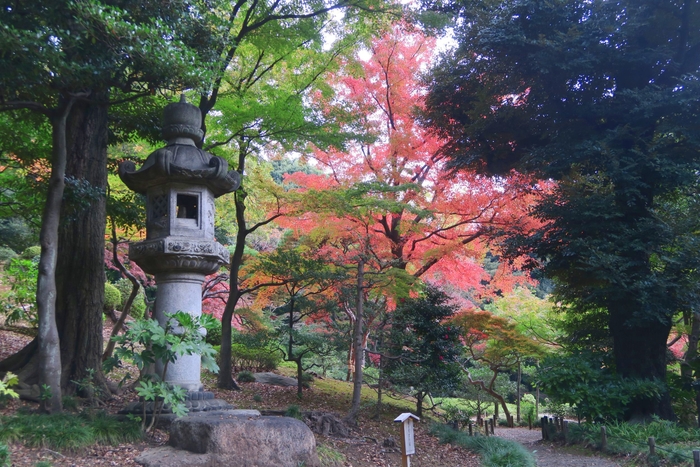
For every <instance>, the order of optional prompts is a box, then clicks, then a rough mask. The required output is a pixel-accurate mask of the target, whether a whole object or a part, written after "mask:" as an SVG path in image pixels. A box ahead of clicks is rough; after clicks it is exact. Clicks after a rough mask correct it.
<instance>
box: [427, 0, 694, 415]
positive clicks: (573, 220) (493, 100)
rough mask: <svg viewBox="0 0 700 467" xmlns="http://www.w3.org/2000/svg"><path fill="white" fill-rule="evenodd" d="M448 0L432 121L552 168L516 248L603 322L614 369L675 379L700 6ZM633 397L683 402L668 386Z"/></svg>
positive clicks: (490, 165) (686, 271)
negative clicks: (453, 25) (677, 211)
mask: <svg viewBox="0 0 700 467" xmlns="http://www.w3.org/2000/svg"><path fill="white" fill-rule="evenodd" d="M449 3H451V4H452V5H453V6H454V5H459V8H457V9H456V10H454V11H457V12H458V14H459V15H460V16H461V18H462V21H461V22H460V24H459V26H458V27H457V30H456V39H457V41H458V42H459V47H457V48H456V49H455V53H454V54H453V56H451V57H447V58H445V60H443V61H442V63H441V64H440V65H439V66H438V67H437V69H436V70H435V71H434V73H433V74H432V76H431V78H430V88H431V89H430V91H429V96H428V98H427V105H428V108H429V109H430V110H429V112H428V116H427V117H426V120H428V121H429V123H430V124H432V125H433V126H434V127H435V128H436V129H437V131H438V132H439V133H441V135H442V136H443V137H446V138H448V139H449V140H450V143H448V148H447V151H446V153H448V154H450V157H452V161H453V165H454V166H460V167H469V168H470V169H474V170H478V171H482V172H484V171H486V172H488V173H506V172H508V171H510V170H511V169H513V168H516V169H517V170H519V171H521V172H529V173H530V174H533V175H534V176H536V177H539V178H540V179H542V180H555V181H556V182H557V183H556V186H553V187H551V189H549V188H546V187H545V185H544V184H542V185H540V186H537V189H538V190H540V189H541V190H540V191H539V193H540V195H541V196H540V197H539V198H538V201H537V203H536V205H535V206H534V208H533V210H532V214H533V216H534V217H535V218H537V219H538V220H540V221H541V224H540V227H538V228H536V229H535V230H534V231H528V232H527V234H526V235H516V236H513V237H511V238H510V239H509V240H508V241H507V242H506V243H507V254H508V255H509V256H520V255H525V256H527V258H528V260H527V263H528V264H527V266H528V267H536V268H539V269H541V271H542V272H543V273H544V275H545V276H546V277H547V278H549V279H552V280H553V281H554V282H555V291H554V292H555V296H556V300H557V302H560V303H561V304H563V305H564V306H565V310H566V312H567V313H568V312H571V313H583V316H590V317H593V318H595V320H596V321H595V325H596V326H597V325H599V324H606V325H607V326H609V329H608V331H609V335H608V337H610V338H612V341H613V354H614V357H615V363H616V370H617V371H618V373H619V374H620V375H622V376H624V377H628V378H642V379H645V380H649V381H653V380H659V381H663V380H665V372H666V361H665V351H666V341H667V337H668V334H669V331H670V329H671V326H672V322H673V316H674V314H675V313H678V312H680V311H683V310H688V309H689V304H691V303H695V302H696V300H697V294H698V282H699V281H698V272H699V271H700V268H699V267H698V266H699V265H700V250H699V249H698V248H697V236H696V232H697V225H698V216H697V214H693V215H690V213H691V212H693V210H694V209H688V210H687V211H686V213H684V215H683V216H681V219H682V222H670V223H669V222H668V218H667V217H666V216H665V215H664V214H663V212H664V211H667V210H668V207H669V204H674V203H679V204H688V205H690V206H693V205H694V204H695V203H696V202H695V199H696V198H697V192H698V187H697V167H698V163H699V162H700V151H699V150H698V149H699V148H700V138H698V134H697V126H698V124H699V123H700V112H698V102H697V95H698V92H699V87H700V81H699V80H698V76H699V75H700V66H699V65H698V63H699V62H698V60H697V49H698V45H699V44H700V34H699V32H698V29H697V28H695V27H694V26H691V24H697V21H698V19H699V18H700V16H699V15H700V11H698V9H697V8H692V9H691V8H683V7H682V6H681V5H679V4H678V5H677V4H674V5H673V6H672V7H671V8H670V9H668V8H667V6H668V5H665V4H660V3H658V2H656V1H655V0H621V1H615V2H588V3H586V2H569V1H564V0H561V1H559V0H557V1H541V0H522V1H520V0H519V1H511V0H507V1H504V2H466V1H457V2H449ZM660 63H668V64H670V63H674V65H672V66H659V64H660ZM562 64H565V66H562ZM669 202H670V203H669ZM681 212H682V210H681ZM669 217H671V218H672V217H674V216H669ZM681 226H683V227H681ZM600 312H602V315H601V314H599V313H600ZM592 327H594V326H591V327H588V328H589V329H590V328H592ZM597 345H600V343H597ZM630 409H631V410H630V415H632V413H634V414H635V415H638V416H641V417H648V416H649V415H651V414H653V413H657V414H659V415H662V416H664V417H672V415H673V414H672V413H671V407H670V403H669V398H668V397H667V395H664V397H662V398H656V399H655V398H652V399H648V400H643V399H638V398H637V399H635V400H633V401H632V406H630Z"/></svg>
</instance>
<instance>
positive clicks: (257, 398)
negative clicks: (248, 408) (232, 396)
mask: <svg viewBox="0 0 700 467" xmlns="http://www.w3.org/2000/svg"><path fill="white" fill-rule="evenodd" d="M253 401H254V402H257V403H260V402H262V401H263V397H262V396H261V395H260V394H253Z"/></svg>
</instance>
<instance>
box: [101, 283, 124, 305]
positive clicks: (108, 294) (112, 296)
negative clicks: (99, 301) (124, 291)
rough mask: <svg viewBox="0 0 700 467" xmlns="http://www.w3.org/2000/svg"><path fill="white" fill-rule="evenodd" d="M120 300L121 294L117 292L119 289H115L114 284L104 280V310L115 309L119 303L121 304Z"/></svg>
mask: <svg viewBox="0 0 700 467" xmlns="http://www.w3.org/2000/svg"><path fill="white" fill-rule="evenodd" d="M121 301H122V295H121V294H120V293H119V289H117V288H116V287H115V286H113V285H112V284H110V283H109V282H105V301H104V309H105V311H110V312H111V311H112V310H116V309H117V307H119V305H121Z"/></svg>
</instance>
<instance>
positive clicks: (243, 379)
mask: <svg viewBox="0 0 700 467" xmlns="http://www.w3.org/2000/svg"><path fill="white" fill-rule="evenodd" d="M237 380H238V382H239V383H254V382H255V376H254V375H253V373H252V372H251V371H248V370H243V371H241V372H239V373H238V378H237Z"/></svg>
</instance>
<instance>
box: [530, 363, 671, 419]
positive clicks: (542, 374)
mask: <svg viewBox="0 0 700 467" xmlns="http://www.w3.org/2000/svg"><path fill="white" fill-rule="evenodd" d="M609 358H610V356H609V355H607V354H604V353H593V352H579V353H575V354H570V355H563V356H553V357H549V358H547V359H545V360H544V361H543V362H542V365H541V366H540V368H539V370H538V372H537V378H538V380H539V381H538V384H539V385H540V387H541V388H542V390H543V391H545V392H546V393H547V394H548V395H549V396H550V397H551V398H552V400H553V401H554V402H555V403H556V404H551V403H548V410H555V411H563V412H566V407H565V406H564V404H569V405H570V406H571V407H575V409H574V410H575V414H576V415H577V416H578V417H579V418H585V419H586V420H587V421H601V420H619V419H622V418H623V417H624V415H625V411H626V410H627V407H628V406H629V405H630V404H631V403H632V402H634V401H636V400H649V399H654V398H658V397H659V395H660V394H661V391H662V388H663V384H662V383H659V382H655V381H649V380H638V379H624V378H621V377H620V376H618V375H617V374H615V373H614V372H613V371H612V370H611V369H610V364H609V362H608V359H609Z"/></svg>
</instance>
